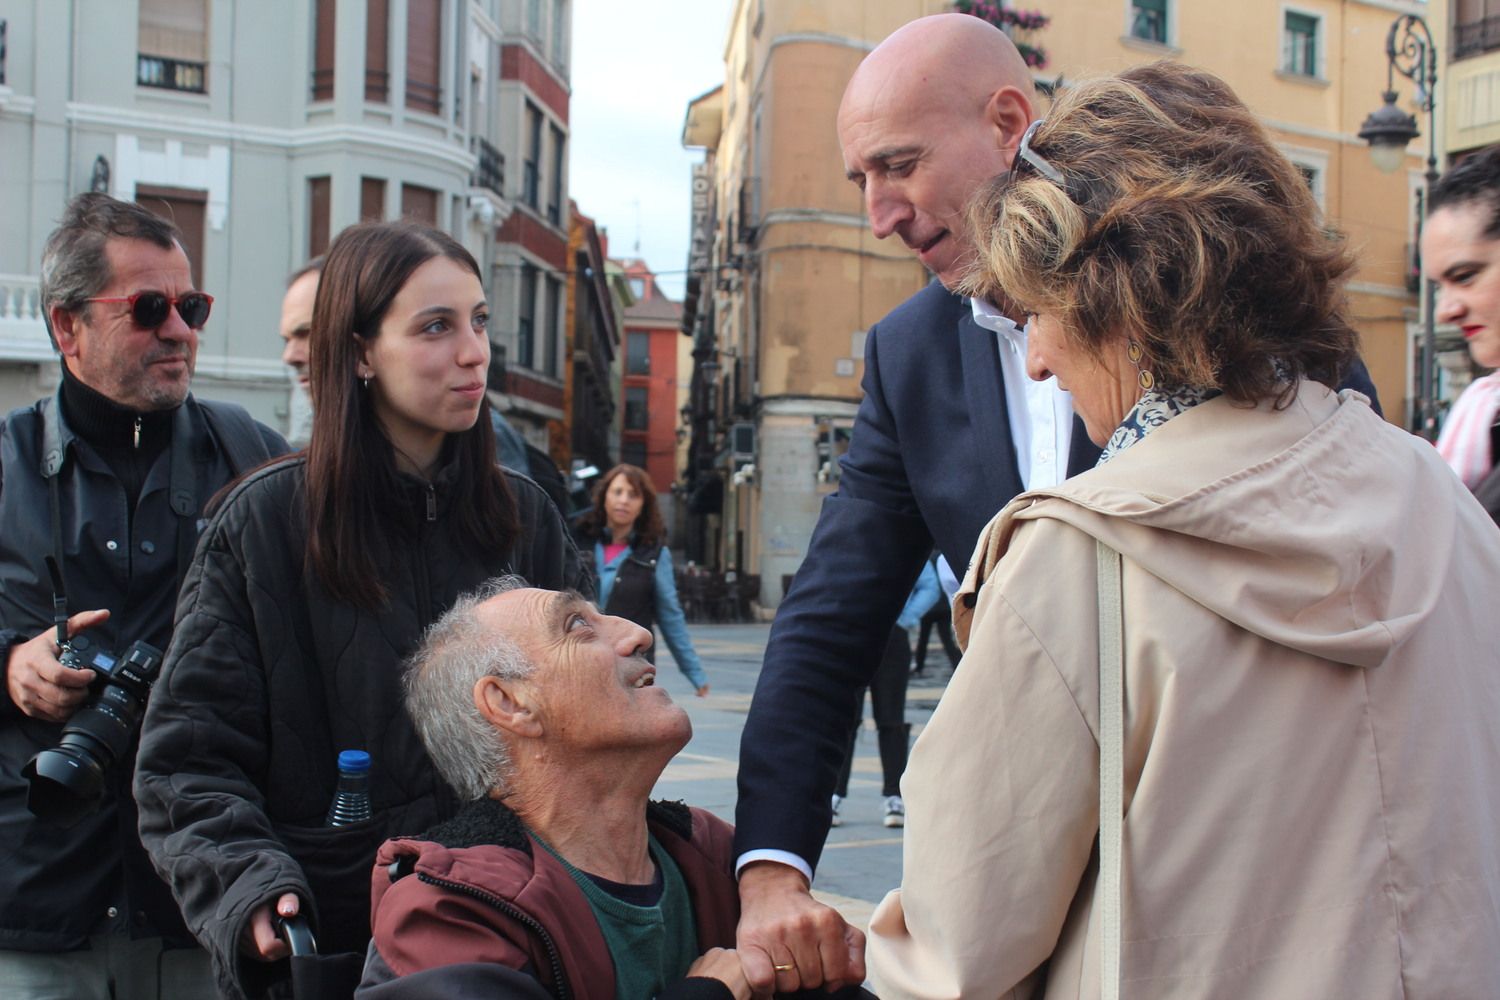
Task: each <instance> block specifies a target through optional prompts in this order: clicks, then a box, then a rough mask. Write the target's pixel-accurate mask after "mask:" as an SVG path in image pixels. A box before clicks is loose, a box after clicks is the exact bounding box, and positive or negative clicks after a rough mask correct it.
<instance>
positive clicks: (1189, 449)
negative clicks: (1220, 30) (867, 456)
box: [868, 63, 1500, 1000]
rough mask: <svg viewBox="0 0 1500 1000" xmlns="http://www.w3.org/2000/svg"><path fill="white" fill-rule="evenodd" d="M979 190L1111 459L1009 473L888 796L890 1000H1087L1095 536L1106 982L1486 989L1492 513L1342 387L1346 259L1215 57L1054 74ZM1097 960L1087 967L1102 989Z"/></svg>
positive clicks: (1006, 284)
mask: <svg viewBox="0 0 1500 1000" xmlns="http://www.w3.org/2000/svg"><path fill="white" fill-rule="evenodd" d="M1016 164H1017V165H1016V167H1015V169H1014V170H1013V172H1012V174H1011V175H1010V176H1009V177H1008V178H1001V179H999V180H997V182H996V183H995V184H994V185H993V186H992V187H991V189H990V190H989V191H988V192H987V193H986V196H985V198H984V200H983V202H982V203H981V204H979V205H977V206H976V208H975V210H974V224H975V226H976V227H977V229H978V231H979V239H978V243H979V245H980V247H981V258H982V259H981V266H980V268H979V269H978V272H977V274H976V276H975V278H974V289H973V290H974V291H975V292H976V293H980V294H985V295H986V296H988V297H989V298H991V299H992V300H994V301H1002V300H1004V299H1008V300H1009V301H1011V302H1013V303H1016V304H1017V306H1018V308H1019V310H1020V311H1025V312H1027V313H1029V314H1030V334H1029V336H1030V341H1029V353H1028V368H1029V372H1030V374H1031V376H1032V377H1033V378H1039V379H1040V378H1048V377H1054V376H1055V377H1056V378H1057V379H1058V380H1059V383H1060V384H1061V386H1062V387H1063V388H1065V389H1069V390H1071V391H1072V393H1073V399H1074V405H1075V408H1076V410H1077V412H1078V413H1079V414H1080V415H1081V416H1082V417H1083V419H1084V422H1085V424H1086V426H1087V428H1088V432H1089V435H1090V437H1091V438H1093V439H1094V440H1095V441H1096V442H1097V443H1099V444H1101V445H1105V453H1104V456H1103V458H1102V459H1101V460H1100V465H1099V466H1098V467H1097V468H1095V469H1093V470H1091V471H1090V472H1087V473H1085V474H1083V475H1081V476H1078V477H1077V478H1075V479H1072V480H1070V481H1068V482H1066V483H1064V484H1063V485H1061V486H1059V487H1056V488H1054V489H1049V490H1044V491H1037V492H1033V493H1027V494H1023V495H1022V496H1020V497H1017V498H1016V500H1015V501H1014V502H1012V503H1011V504H1009V505H1008V506H1007V507H1006V508H1005V509H1004V510H1003V511H1001V513H1000V514H999V515H998V516H997V517H996V518H995V520H994V521H993V522H992V523H991V524H990V526H989V528H988V529H987V530H986V531H985V533H984V534H983V536H982V537H981V539H980V543H979V547H978V549H977V550H976V552H975V555H974V560H973V563H972V564H971V566H970V567H969V571H968V574H967V578H966V579H965V581H964V584H963V587H962V589H961V591H960V593H959V596H958V601H957V603H956V605H955V608H956V620H957V624H958V627H959V630H960V633H961V634H966V635H967V648H966V651H965V655H964V659H963V662H962V663H961V664H960V666H959V668H958V670H957V672H956V674H955V676H954V679H953V681H952V683H951V684H950V685H949V688H948V690H947V693H946V694H945V695H944V697H943V700H942V702H941V704H940V705H939V706H938V708H937V710H936V712H935V713H934V715H933V718H932V721H931V722H930V723H929V725H928V726H927V728H926V730H925V731H924V732H923V733H922V735H921V737H920V738H919V739H918V741H917V744H916V747H915V749H914V751H913V754H912V758H911V763H910V766H909V768H908V770H907V772H906V777H905V779H904V780H903V782H902V792H903V794H904V796H905V800H906V805H907V810H908V817H907V828H906V843H905V865H904V874H903V881H902V885H901V888H900V889H898V890H896V891H894V892H892V893H891V894H890V895H889V896H888V897H887V898H886V899H885V901H884V902H883V903H882V904H881V906H880V907H879V908H878V910H877V911H876V913H875V915H874V917H873V919H872V922H871V926H870V939H869V952H868V960H869V966H870V970H871V979H872V982H873V984H874V986H875V987H876V989H877V992H878V993H879V994H880V995H881V996H882V997H887V998H890V997H965V998H970V997H982V998H993V997H1047V998H1061V997H1067V998H1069V1000H1073V998H1078V997H1083V998H1093V997H1097V996H1100V995H1101V990H1102V989H1104V984H1103V983H1102V981H1101V980H1102V977H1101V971H1100V970H1101V954H1100V949H1101V936H1100V925H1101V922H1102V919H1101V918H1102V916H1103V913H1102V909H1101V902H1100V898H1099V894H1097V893H1096V891H1095V879H1096V870H1097V865H1098V854H1097V844H1098V839H1099V830H1100V810H1099V793H1100V778H1099V773H1100V763H1101V755H1100V724H1101V722H1100V720H1101V712H1100V669H1101V668H1100V660H1101V657H1100V652H1099V624H1098V623H1099V611H1098V606H1097V603H1096V598H1095V594H1096V590H1097V589H1098V588H1097V587H1096V583H1097V581H1098V570H1097V566H1098V555H1097V552H1096V550H1097V542H1099V541H1103V542H1104V543H1106V544H1107V545H1108V546H1109V547H1111V548H1112V549H1113V550H1115V551H1117V552H1118V553H1120V555H1121V557H1122V564H1123V573H1122V581H1123V582H1122V584H1121V586H1120V588H1119V589H1118V590H1117V591H1116V593H1119V594H1121V595H1122V597H1121V603H1122V607H1123V622H1124V625H1123V637H1124V638H1123V651H1124V667H1123V687H1124V696H1123V702H1124V710H1123V741H1122V751H1123V752H1122V754H1121V756H1122V758H1123V780H1122V783H1121V784H1122V787H1121V791H1122V793H1123V806H1122V811H1123V834H1122V837H1121V844H1122V863H1121V870H1122V888H1121V891H1120V893H1119V899H1120V913H1121V926H1122V931H1121V935H1120V936H1121V938H1122V943H1121V945H1120V947H1119V951H1118V954H1119V973H1118V985H1119V995H1121V996H1124V997H1130V998H1137V997H1139V998H1150V1000H1168V998H1186V997H1192V998H1244V1000H1253V998H1263V1000H1297V998H1310V1000H1311V998H1329V997H1348V998H1358V1000H1381V998H1388V997H1389V998H1396V997H1404V998H1420V997H1433V998H1444V1000H1452V998H1475V1000H1478V998H1493V997H1496V996H1500V644H1497V643H1496V642H1495V640H1494V627H1493V625H1494V609H1495V597H1496V595H1497V594H1500V534H1497V533H1496V532H1495V530H1494V526H1493V524H1492V523H1491V522H1490V521H1489V519H1488V517H1487V516H1486V515H1485V514H1484V512H1483V511H1482V510H1481V509H1480V507H1479V505H1478V504H1477V503H1476V502H1475V501H1474V499H1473V498H1472V497H1471V496H1470V495H1469V493H1468V491H1467V490H1464V489H1463V488H1462V487H1461V486H1460V484H1459V483H1458V482H1457V480H1456V479H1455V478H1454V477H1453V476H1452V474H1451V473H1449V472H1448V470H1447V469H1446V467H1445V466H1444V465H1443V463H1442V461H1441V459H1439V458H1438V456H1437V455H1436V453H1435V452H1434V451H1433V449H1432V447H1431V446H1430V445H1428V444H1427V443H1425V442H1423V441H1420V440H1417V439H1415V438H1412V437H1410V436H1409V435H1407V434H1405V433H1403V432H1402V431H1400V430H1398V429H1396V428H1395V427H1393V426H1391V425H1389V424H1386V423H1384V422H1383V421H1381V420H1380V418H1378V417H1377V416H1376V415H1375V414H1374V413H1373V412H1371V410H1370V408H1369V406H1368V405H1367V404H1366V401H1365V399H1364V398H1363V397H1362V396H1359V395H1358V394H1355V393H1350V392H1345V393H1343V394H1341V395H1339V394H1335V393H1334V392H1333V391H1332V390H1331V389H1330V388H1328V387H1329V386H1333V385H1337V383H1338V379H1339V376H1340V373H1341V371H1342V368H1343V366H1344V365H1345V364H1347V362H1348V361H1349V360H1350V359H1351V358H1352V357H1353V356H1354V354H1355V350H1356V334H1355V332H1354V330H1353V328H1352V326H1351V324H1350V321H1349V318H1348V316H1347V314H1346V312H1345V304H1344V299H1343V294H1342V281H1343V278H1344V277H1345V275H1346V274H1347V272H1348V271H1349V269H1350V267H1351V258H1350V256H1349V255H1348V253H1347V252H1346V250H1345V249H1344V246H1343V243H1342V241H1341V240H1340V239H1339V238H1338V237H1337V236H1336V234H1332V233H1330V232H1327V231H1326V230H1325V229H1324V228H1323V226H1322V223H1321V220H1320V219H1319V213H1318V209H1317V207H1316V205H1315V204H1314V202H1313V200H1312V198H1311V196H1310V195H1309V193H1308V190H1307V186H1306V184H1305V183H1304V181H1303V178H1302V177H1301V176H1300V174H1299V173H1298V172H1297V170H1296V168H1295V167H1294V166H1293V165H1292V164H1291V163H1290V162H1288V161H1287V160H1286V158H1285V157H1284V156H1282V155H1281V154H1280V153H1279V152H1278V151H1277V149H1276V148H1275V146H1274V144H1273V143H1272V141H1271V139H1270V138H1269V136H1268V135H1267V134H1266V133H1265V131H1264V130H1263V129H1262V128H1261V126H1260V125H1259V124H1258V123H1257V122H1256V120H1255V118H1254V116H1253V115H1252V114H1251V113H1250V112H1249V111H1248V110H1247V109H1246V108H1245V106H1244V105H1243V104H1242V103H1241V102H1240V101H1239V100H1238V99H1237V98H1236V97H1235V96H1234V94H1233V93H1232V92H1231V91H1230V90H1229V88H1228V87H1227V86H1225V85H1224V84H1223V83H1222V82H1221V81H1219V80H1218V79H1217V78H1215V77H1213V76H1211V75H1209V74H1206V73H1202V72H1198V71H1195V70H1190V69H1187V68H1184V67H1181V66H1176V65H1173V64H1166V63H1162V64H1157V65H1154V66H1149V67H1141V68H1137V69H1133V70H1130V71H1127V72H1126V73H1124V74H1122V75H1121V76H1120V77H1119V78H1115V79H1110V80H1103V81H1098V82H1094V83H1086V84H1083V85H1079V86H1076V87H1075V88H1073V89H1072V90H1070V91H1069V92H1068V93H1067V94H1066V95H1065V96H1063V97H1062V98H1061V99H1060V100H1059V101H1058V103H1057V105H1056V107H1055V108H1054V109H1053V111H1052V113H1051V114H1050V115H1049V116H1048V118H1047V119H1046V120H1045V121H1044V122H1042V123H1041V124H1040V126H1039V127H1036V128H1034V129H1033V130H1032V131H1031V132H1028V133H1027V137H1026V139H1024V140H1023V141H1022V144H1021V147H1020V149H1019V150H1018V155H1017V157H1016ZM1113 978H1114V977H1113V976H1111V979H1113Z"/></svg>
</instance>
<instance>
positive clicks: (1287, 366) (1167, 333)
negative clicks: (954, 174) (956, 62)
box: [964, 62, 1358, 404]
mask: <svg viewBox="0 0 1500 1000" xmlns="http://www.w3.org/2000/svg"><path fill="white" fill-rule="evenodd" d="M1030 148H1031V149H1032V150H1034V151H1035V152H1036V153H1037V154H1038V155H1040V156H1042V157H1044V158H1045V159H1046V160H1047V161H1048V162H1050V163H1051V164H1052V165H1053V166H1054V167H1055V168H1056V169H1057V170H1058V171H1059V172H1060V173H1061V174H1062V176H1063V184H1062V185H1061V186H1059V185H1058V184H1056V183H1054V182H1053V181H1051V180H1049V179H1047V178H1046V177H1043V176H1041V175H1040V174H1039V173H1038V172H1037V171H1036V170H1034V169H1032V168H1031V167H1030V165H1029V164H1026V163H1025V162H1023V161H1022V160H1021V159H1020V158H1019V157H1018V158H1017V161H1016V167H1015V168H1014V169H1013V170H1012V171H1011V172H1010V173H1008V174H1004V175H1001V176H1000V177H997V178H995V179H994V180H993V181H991V182H990V183H989V184H988V185H987V186H986V187H985V188H984V189H982V190H981V191H980V192H979V194H978V195H977V196H976V197H975V200H974V202H973V203H972V205H971V208H970V213H969V219H970V225H971V227H972V229H973V235H974V242H975V245H976V246H977V248H978V257H977V263H976V265H975V267H974V269H973V271H972V272H971V274H970V276H969V277H968V279H967V281H966V283H965V287H964V291H965V292H967V293H968V294H971V295H981V296H984V297H987V298H990V299H992V300H994V301H997V302H1005V301H1009V302H1010V303H1013V304H1015V305H1017V306H1018V307H1020V308H1022V309H1025V310H1026V311H1028V312H1046V313H1050V314H1052V315H1053V316H1055V317H1056V318H1057V319H1058V321H1059V322H1060V323H1061V325H1062V327H1063V329H1065V330H1066V331H1068V333H1069V335H1070V336H1072V337H1073V338H1075V340H1076V341H1077V343H1078V344H1079V346H1081V347H1083V348H1084V349H1086V350H1088V351H1089V352H1091V353H1092V354H1093V355H1094V356H1095V357H1101V356H1102V355H1103V353H1104V351H1105V349H1106V348H1107V347H1111V346H1112V345H1119V344H1122V343H1123V341H1124V339H1125V338H1127V337H1129V338H1133V339H1134V340H1136V341H1137V342H1138V343H1139V344H1140V345H1141V347H1142V348H1143V349H1144V352H1145V357H1144V358H1143V359H1142V361H1141V365H1142V367H1149V368H1150V369H1151V370H1152V371H1153V372H1154V373H1155V375H1156V378H1157V380H1158V381H1159V382H1160V383H1162V384H1164V385H1187V386H1197V387H1202V388H1212V389H1218V390H1221V391H1222V392H1223V393H1224V394H1225V395H1226V396H1228V397H1229V398H1231V399H1233V400H1236V401H1239V402H1244V403H1253V402H1256V401H1259V400H1262V399H1268V398H1275V399H1276V400H1277V402H1278V403H1280V404H1284V403H1285V402H1287V401H1289V399H1290V398H1291V396H1292V394H1293V393H1295V391H1296V384H1297V382H1298V380H1300V379H1303V378H1307V379H1312V380H1314V381H1318V382H1322V383H1323V384H1324V385H1327V386H1330V387H1334V386H1337V385H1338V383H1339V382H1340V380H1341V379H1342V377H1343V374H1344V371H1345V369H1346V368H1347V367H1348V365H1349V363H1350V362H1351V361H1352V360H1353V359H1354V357H1355V356H1356V353H1357V351H1358V335H1357V334H1356V333H1355V331H1354V329H1353V328H1352V327H1351V326H1350V325H1349V322H1348V319H1347V316H1346V308H1347V307H1346V303H1345V298H1344V292H1343V279H1344V278H1345V277H1346V276H1347V274H1348V273H1349V271H1350V270H1351V268H1352V267H1353V259H1352V258H1351V256H1350V255H1349V253H1348V251H1347V250H1346V248H1345V245H1344V240H1343V238H1342V237H1341V236H1340V235H1338V234H1336V233H1333V232H1331V231H1329V230H1328V229H1327V228H1325V227H1324V226H1323V225H1322V224H1321V223H1320V220H1319V217H1318V208H1317V205H1316V203H1315V202H1314V201H1313V198H1312V193H1311V192H1310V191H1309V189H1308V185H1307V182H1306V180H1305V179H1304V178H1303V176H1302V174H1301V173H1300V172H1299V171H1298V170H1297V169H1296V167H1294V166H1293V165H1292V164H1291V162H1290V161H1288V160H1287V158H1286V157H1285V156H1284V155H1282V153H1281V152H1280V151H1279V150H1277V148H1276V146H1275V144H1274V143H1273V142H1272V141H1271V139H1270V137H1269V136H1268V135H1267V133H1266V131H1265V129H1264V128H1262V127H1261V125H1260V123H1259V122H1258V121H1257V120H1256V118H1255V116H1254V115H1253V114H1252V113H1251V112H1250V110H1249V109H1248V108H1247V107H1245V105H1244V104H1243V103H1242V102H1241V101H1240V100H1239V98H1238V97H1236V96H1235V94H1234V92H1233V91H1232V90H1231V89H1230V88H1229V86H1228V85H1227V84H1225V83H1224V82H1223V81H1222V80H1220V79H1218V78H1217V77H1215V76H1213V75H1212V74H1209V73H1205V72H1203V71H1201V70H1195V69H1191V68H1189V67H1187V66H1183V65H1181V64H1178V63H1172V62H1158V63H1154V64H1151V65H1148V66H1140V67H1136V68H1134V69H1130V70H1127V71H1126V72H1124V73H1121V74H1120V75H1119V76H1118V77H1113V78H1110V79H1104V80H1096V81H1092V82H1088V83H1083V84H1079V85H1078V86H1076V87H1074V88H1072V89H1071V90H1069V91H1068V92H1067V93H1066V94H1065V95H1064V96H1063V97H1061V98H1060V99H1059V100H1058V102H1057V104H1056V105H1055V106H1054V107H1053V109H1052V111H1051V113H1050V114H1048V115H1047V118H1046V121H1045V122H1044V123H1043V124H1042V125H1041V126H1040V127H1039V128H1038V129H1037V131H1036V132H1035V133H1034V135H1033V137H1032V142H1031V143H1030Z"/></svg>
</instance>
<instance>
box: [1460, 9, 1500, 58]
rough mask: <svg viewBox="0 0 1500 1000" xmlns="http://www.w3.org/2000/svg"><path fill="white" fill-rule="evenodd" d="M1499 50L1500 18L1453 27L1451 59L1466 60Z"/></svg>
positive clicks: (1482, 19) (1490, 18)
mask: <svg viewBox="0 0 1500 1000" xmlns="http://www.w3.org/2000/svg"><path fill="white" fill-rule="evenodd" d="M1495 49H1500V16H1497V17H1485V18H1481V19H1479V20H1478V21H1470V22H1469V23H1468V24H1456V25H1454V26H1453V58H1454V59H1467V58H1468V57H1470V56H1477V55H1481V54H1483V53H1485V52H1492V51H1494V50H1495Z"/></svg>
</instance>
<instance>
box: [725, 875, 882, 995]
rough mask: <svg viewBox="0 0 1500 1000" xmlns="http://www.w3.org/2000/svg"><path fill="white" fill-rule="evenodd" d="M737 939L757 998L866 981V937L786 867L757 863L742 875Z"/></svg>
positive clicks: (840, 986) (833, 988)
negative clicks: (818, 898) (773, 993)
mask: <svg viewBox="0 0 1500 1000" xmlns="http://www.w3.org/2000/svg"><path fill="white" fill-rule="evenodd" d="M735 937H736V944H737V946H738V949H739V955H740V962H741V964H742V965H743V966H744V969H745V978H746V979H748V980H749V981H750V988H751V989H752V990H754V991H755V992H756V994H757V995H760V994H761V993H764V992H770V991H772V990H774V991H775V992H777V993H794V992H796V991H797V990H805V989H814V988H817V987H823V988H825V989H827V990H830V991H832V990H838V989H842V988H843V987H845V986H853V985H858V984H859V983H862V982H864V979H865V936H864V933H863V932H862V931H860V930H859V929H858V928H855V927H851V926H849V924H847V923H846V922H845V921H844V918H843V917H842V916H841V915H840V914H839V912H838V911H837V910H835V909H833V908H832V907H829V906H824V905H823V904H822V903H820V902H818V901H817V900H815V899H813V897H812V893H811V892H810V891H809V890H808V887H807V880H806V879H804V878H803V877H802V873H801V872H799V871H797V870H796V869H795V868H792V867H791V866H789V865H783V864H778V863H777V862H774V861H758V862H754V863H752V864H749V865H746V866H745V868H744V869H743V870H742V871H741V872H740V924H739V928H738V929H737V931H736V935H735Z"/></svg>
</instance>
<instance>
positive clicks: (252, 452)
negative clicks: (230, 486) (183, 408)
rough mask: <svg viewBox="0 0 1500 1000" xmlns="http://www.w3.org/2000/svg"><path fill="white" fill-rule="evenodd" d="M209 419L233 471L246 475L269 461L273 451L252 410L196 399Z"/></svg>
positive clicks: (234, 404)
mask: <svg viewBox="0 0 1500 1000" xmlns="http://www.w3.org/2000/svg"><path fill="white" fill-rule="evenodd" d="M196 402H197V404H198V406H199V407H200V408H201V409H202V410H203V416H204V417H205V418H206V419H207V420H208V428H209V430H210V431H212V432H213V436H214V440H216V441H218V443H219V447H220V448H222V449H224V457H225V459H226V460H228V462H229V471H230V473H231V474H232V475H234V476H242V475H244V474H245V473H246V472H249V471H250V470H251V469H253V468H255V467H256V466H257V465H260V464H261V463H263V462H266V461H269V460H270V458H271V457H272V456H271V448H270V446H269V445H267V444H266V439H265V437H264V436H263V435H262V434H261V433H260V426H259V425H258V424H256V422H255V418H254V417H252V416H250V411H249V410H246V409H245V408H244V407H243V406H240V405H238V404H236V403H225V402H223V401H220V400H206V399H199V400H196Z"/></svg>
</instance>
